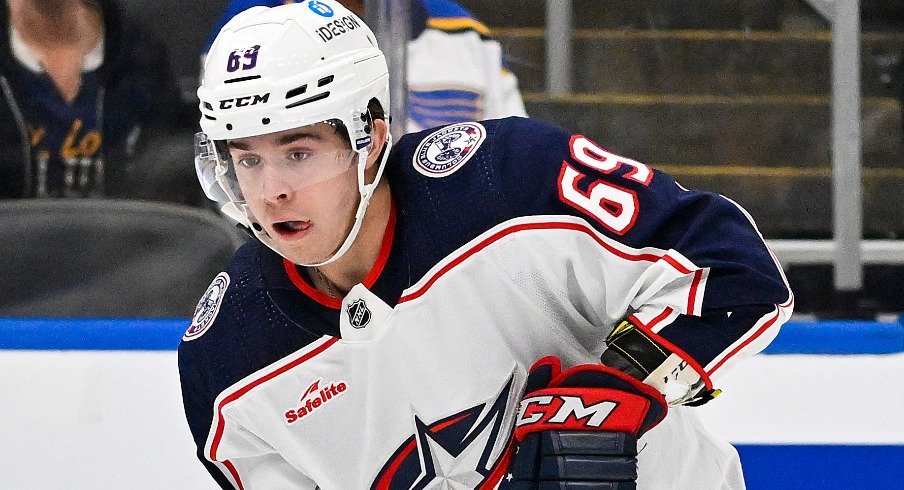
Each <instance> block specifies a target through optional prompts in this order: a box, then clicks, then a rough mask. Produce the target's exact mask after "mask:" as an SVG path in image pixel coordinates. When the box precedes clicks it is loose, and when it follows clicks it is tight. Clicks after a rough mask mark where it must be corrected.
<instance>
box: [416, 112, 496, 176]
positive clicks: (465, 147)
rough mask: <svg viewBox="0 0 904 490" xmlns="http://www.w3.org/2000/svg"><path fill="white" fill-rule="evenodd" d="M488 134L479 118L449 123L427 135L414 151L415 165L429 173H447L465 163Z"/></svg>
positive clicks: (435, 174) (445, 174)
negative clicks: (473, 120) (477, 120)
mask: <svg viewBox="0 0 904 490" xmlns="http://www.w3.org/2000/svg"><path fill="white" fill-rule="evenodd" d="M486 137H487V131H486V128H484V127H483V125H482V124H480V123H476V122H466V123H459V124H452V125H450V126H446V127H444V128H441V129H439V130H437V131H434V132H433V134H431V135H430V136H427V137H426V138H424V140H423V141H421V143H420V145H418V147H417V150H415V152H414V168H415V170H417V171H418V172H420V173H421V174H423V175H426V176H427V177H436V178H438V177H445V176H447V175H451V174H453V173H455V172H456V171H457V170H458V169H460V168H461V167H462V166H464V164H465V163H467V162H468V160H470V159H471V157H473V156H474V154H475V153H477V149H478V148H480V145H481V144H482V143H483V141H484V140H485V139H486Z"/></svg>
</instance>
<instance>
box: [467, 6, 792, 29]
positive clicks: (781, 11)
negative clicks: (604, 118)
mask: <svg viewBox="0 0 904 490" xmlns="http://www.w3.org/2000/svg"><path fill="white" fill-rule="evenodd" d="M460 3H461V4H462V5H464V6H465V7H467V8H468V9H470V10H471V11H472V12H474V13H475V14H476V15H477V17H478V18H479V19H480V20H482V21H483V22H484V23H486V24H488V25H492V26H498V27H531V26H533V27H537V26H541V25H543V24H544V23H545V21H546V1H545V0H494V1H493V2H486V1H485V0H460ZM788 3H789V2H788V1H787V0H742V1H740V2H726V1H724V0H692V1H688V0H607V1H605V2H602V1H600V0H573V2H572V6H573V18H574V25H575V27H577V28H583V27H594V28H606V27H611V28H658V29H672V28H693V29H743V28H750V29H776V28H778V27H779V26H780V23H781V21H782V18H783V17H784V15H785V13H786V12H787V10H788V8H789V7H787V6H786V5H785V4H788ZM791 8H794V6H793V5H792V6H791Z"/></svg>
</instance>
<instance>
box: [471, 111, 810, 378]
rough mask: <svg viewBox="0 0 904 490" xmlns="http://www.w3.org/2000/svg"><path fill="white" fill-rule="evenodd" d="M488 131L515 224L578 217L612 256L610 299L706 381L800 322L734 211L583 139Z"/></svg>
mask: <svg viewBox="0 0 904 490" xmlns="http://www.w3.org/2000/svg"><path fill="white" fill-rule="evenodd" d="M488 124H499V127H498V128H494V129H495V132H496V133H497V134H498V137H499V138H498V139H499V141H504V142H505V143H504V144H497V145H496V154H497V158H499V159H501V160H502V161H499V162H497V163H498V164H499V165H502V166H503V167H507V168H504V170H503V171H501V172H500V174H499V175H500V176H510V177H503V178H504V179H506V180H507V181H506V182H505V188H506V189H508V190H509V196H508V198H507V201H508V202H511V203H515V204H513V206H518V207H520V209H516V210H512V214H518V215H532V214H533V215H547V214H549V215H569V216H571V217H575V218H580V219H581V220H582V221H583V222H585V223H586V224H587V225H588V226H589V227H592V228H593V230H594V231H595V234H596V235H598V242H599V246H600V247H601V248H603V249H605V250H606V253H605V255H606V256H607V257H609V256H612V257H614V259H613V260H612V263H613V264H614V265H613V266H611V267H608V268H603V272H601V274H602V275H603V276H604V277H601V278H599V279H600V280H602V281H603V282H605V284H606V291H607V294H608V293H611V292H617V294H620V295H625V296H627V297H626V298H624V301H625V304H626V305H627V307H626V308H625V311H624V316H626V317H630V318H631V319H632V320H633V321H634V323H636V324H638V325H639V326H641V327H642V328H644V329H645V330H647V331H648V332H649V333H650V334H652V335H654V336H656V337H658V338H659V339H660V340H661V341H662V342H663V344H664V345H668V346H670V347H672V348H674V350H675V351H676V353H679V354H680V355H681V356H682V357H684V358H686V360H687V361H688V362H689V363H691V364H692V365H693V366H694V368H695V369H696V370H697V371H699V372H700V374H701V375H704V376H703V377H704V379H707V380H708V379H709V377H711V376H715V375H718V374H721V372H723V371H725V370H726V368H728V367H729V366H731V365H732V364H733V363H735V362H737V361H738V360H740V359H742V358H744V357H747V356H749V355H752V354H754V353H756V352H759V351H761V350H762V349H763V348H765V347H766V345H768V344H769V342H771V341H772V339H774V338H775V336H776V335H777V333H778V330H779V327H780V325H781V324H782V323H783V322H785V321H786V320H787V319H788V318H789V317H790V315H791V310H792V307H793V295H792V293H791V291H790V288H789V286H788V284H787V281H786V280H785V277H784V274H783V272H782V270H781V267H780V265H779V264H778V262H777V261H776V260H775V258H774V256H773V255H772V253H771V252H770V251H769V249H768V248H767V246H766V243H765V242H764V240H763V237H762V236H761V235H760V233H759V231H758V230H757V228H756V225H755V224H754V222H753V220H752V218H751V217H750V215H749V214H748V213H747V212H746V211H745V210H744V209H743V208H741V206H739V205H738V204H737V203H735V202H734V201H732V200H730V199H729V198H727V197H724V196H721V195H719V194H716V193H712V192H705V191H699V190H690V189H685V188H684V187H682V186H681V185H680V184H678V183H677V182H676V181H675V180H674V179H672V177H670V176H669V175H667V174H666V173H664V172H661V171H658V170H656V169H653V168H651V167H649V166H647V165H645V164H643V163H641V162H637V161H634V160H631V159H629V158H625V157H621V156H619V155H616V154H614V153H612V152H610V151H608V150H606V149H604V148H602V147H601V146H600V145H598V144H597V143H595V142H594V141H592V140H590V139H589V138H587V137H585V136H582V135H572V134H569V133H566V132H564V131H561V130H559V129H556V128H552V127H549V126H546V125H544V124H541V123H538V122H535V121H531V120H528V119H519V118H512V119H506V120H503V121H502V122H499V123H492V122H489V123H488ZM613 285H614V286H613ZM589 300H590V301H593V300H594V298H590V299H589ZM596 300H597V302H599V299H596ZM607 301H608V302H609V303H610V304H611V302H612V299H611V298H607Z"/></svg>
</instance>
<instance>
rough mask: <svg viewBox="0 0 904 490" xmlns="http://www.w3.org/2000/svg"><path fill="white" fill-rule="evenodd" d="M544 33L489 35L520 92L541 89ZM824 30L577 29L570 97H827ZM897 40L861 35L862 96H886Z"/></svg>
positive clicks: (902, 41) (902, 44)
mask: <svg viewBox="0 0 904 490" xmlns="http://www.w3.org/2000/svg"><path fill="white" fill-rule="evenodd" d="M545 34H546V32H545V30H544V29H541V28H509V29H494V35H495V36H496V38H497V39H498V40H499V42H500V44H502V46H503V51H504V52H505V54H506V59H507V61H508V64H509V67H510V69H511V70H512V71H513V72H514V73H515V74H516V75H517V76H518V80H519V84H520V86H521V89H522V90H523V91H527V92H538V91H543V90H545V89H546V87H545V83H546V82H545V77H546V56H545V49H546V48H545V44H546V39H545ZM831 40H832V35H831V32H830V31H808V32H777V31H740V30H687V29H682V30H667V31H662V30H656V31H653V30H635V29H631V30H619V29H580V30H576V31H575V32H574V38H573V48H572V49H573V51H572V58H573V59H572V63H571V67H572V69H571V79H572V84H573V87H572V90H573V91H574V92H578V93H591V92H616V93H661V94H707V95H734V94H743V95H778V94H781V95H785V94H801V95H825V94H829V93H830V92H831V80H832V73H831V69H832V55H831ZM902 51H904V35H900V34H899V33H891V32H876V33H866V34H863V36H862V41H861V65H862V69H861V91H862V93H863V94H864V96H887V95H889V94H890V93H891V89H890V86H889V78H888V77H889V69H890V64H891V62H892V60H895V59H898V57H900V56H901V53H902Z"/></svg>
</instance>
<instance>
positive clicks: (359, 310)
mask: <svg viewBox="0 0 904 490" xmlns="http://www.w3.org/2000/svg"><path fill="white" fill-rule="evenodd" d="M346 311H347V312H348V323H350V324H351V326H353V327H355V328H364V327H366V326H367V324H368V323H370V308H368V307H367V303H365V302H364V300H363V299H356V300H355V301H353V302H352V303H351V304H350V305H348V306H347V307H346Z"/></svg>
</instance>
